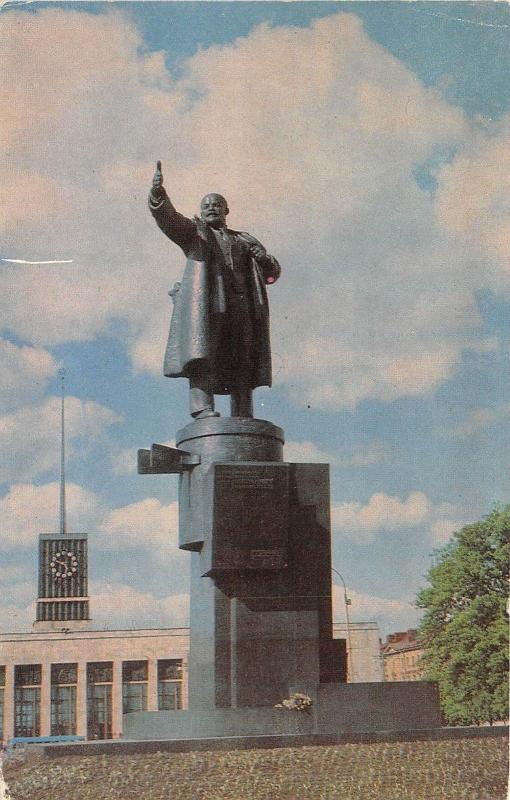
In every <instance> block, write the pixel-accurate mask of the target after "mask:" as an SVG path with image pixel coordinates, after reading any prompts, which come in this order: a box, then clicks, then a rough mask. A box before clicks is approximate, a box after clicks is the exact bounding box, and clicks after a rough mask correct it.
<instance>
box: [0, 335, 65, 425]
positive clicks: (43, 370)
mask: <svg viewBox="0 0 510 800" xmlns="http://www.w3.org/2000/svg"><path fill="white" fill-rule="evenodd" d="M56 371H57V363H56V361H55V359H54V358H53V356H52V355H51V354H50V353H49V352H48V351H47V350H44V349H43V348H41V347H28V346H26V345H25V346H22V345H16V344H13V343H12V342H9V341H8V340H6V339H0V374H1V375H2V381H1V382H0V409H1V411H2V412H4V413H5V412H7V411H10V410H12V409H13V408H15V407H16V406H18V405H20V403H23V404H25V403H27V401H35V400H37V399H38V398H39V397H40V396H41V395H42V394H43V392H44V390H45V388H46V386H47V383H48V381H49V380H50V378H52V377H53V376H54V375H55V373H56Z"/></svg>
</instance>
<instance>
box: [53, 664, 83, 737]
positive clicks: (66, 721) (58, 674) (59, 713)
mask: <svg viewBox="0 0 510 800" xmlns="http://www.w3.org/2000/svg"><path fill="white" fill-rule="evenodd" d="M77 675H78V667H77V664H52V665H51V735H52V736H74V735H75V734H76V684H77Z"/></svg>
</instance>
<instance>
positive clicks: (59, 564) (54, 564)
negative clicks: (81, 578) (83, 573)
mask: <svg viewBox="0 0 510 800" xmlns="http://www.w3.org/2000/svg"><path fill="white" fill-rule="evenodd" d="M50 572H51V574H52V575H53V577H54V578H55V579H56V580H62V579H63V578H72V577H74V576H75V575H76V573H77V572H78V559H77V558H76V556H75V554H74V553H73V552H72V551H71V550H62V551H59V552H58V553H55V555H54V556H53V558H52V559H51V561H50Z"/></svg>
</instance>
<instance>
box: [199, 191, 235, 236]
mask: <svg viewBox="0 0 510 800" xmlns="http://www.w3.org/2000/svg"><path fill="white" fill-rule="evenodd" d="M227 214H228V205H227V201H226V200H225V198H224V197H222V196H221V194H206V196H205V197H203V198H202V200H201V201H200V216H201V217H202V219H203V220H204V222H207V224H208V225H210V226H211V228H222V227H223V226H224V225H225V220H226V217H227Z"/></svg>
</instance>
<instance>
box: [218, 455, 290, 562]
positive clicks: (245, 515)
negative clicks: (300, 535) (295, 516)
mask: <svg viewBox="0 0 510 800" xmlns="http://www.w3.org/2000/svg"><path fill="white" fill-rule="evenodd" d="M288 527H289V470H288V465H287V464H267V463H266V464H216V465H215V466H214V509H213V540H212V564H211V567H212V570H213V571H216V570H245V569H246V570H259V569H260V570H275V569H283V568H284V567H285V566H286V565H287V553H288Z"/></svg>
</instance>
